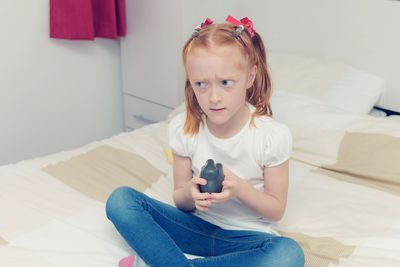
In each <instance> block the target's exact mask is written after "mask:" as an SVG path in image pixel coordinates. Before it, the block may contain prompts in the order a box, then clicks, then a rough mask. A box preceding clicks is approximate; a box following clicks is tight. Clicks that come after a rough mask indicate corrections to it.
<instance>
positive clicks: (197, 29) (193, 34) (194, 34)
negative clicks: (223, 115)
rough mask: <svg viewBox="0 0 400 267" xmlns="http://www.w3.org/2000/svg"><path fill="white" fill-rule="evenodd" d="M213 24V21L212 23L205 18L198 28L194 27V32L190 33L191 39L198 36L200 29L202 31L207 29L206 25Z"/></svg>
mask: <svg viewBox="0 0 400 267" xmlns="http://www.w3.org/2000/svg"><path fill="white" fill-rule="evenodd" d="M213 22H214V21H213V20H212V19H210V18H206V19H205V20H204V22H202V23H201V24H200V25H199V26H196V27H195V28H194V32H193V33H192V38H196V37H197V36H198V35H199V33H200V31H201V29H204V28H205V27H207V26H208V25H211V24H213Z"/></svg>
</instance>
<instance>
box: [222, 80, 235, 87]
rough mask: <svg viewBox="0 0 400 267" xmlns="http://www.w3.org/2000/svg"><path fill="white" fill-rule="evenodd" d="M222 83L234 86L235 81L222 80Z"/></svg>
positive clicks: (226, 85) (225, 85)
mask: <svg viewBox="0 0 400 267" xmlns="http://www.w3.org/2000/svg"><path fill="white" fill-rule="evenodd" d="M221 84H222V86H224V87H229V86H232V84H233V81H232V80H222V81H221Z"/></svg>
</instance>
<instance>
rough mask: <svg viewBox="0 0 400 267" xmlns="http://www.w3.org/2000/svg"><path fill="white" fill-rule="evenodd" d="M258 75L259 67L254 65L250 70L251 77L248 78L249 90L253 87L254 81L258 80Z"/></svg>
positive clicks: (247, 86)
mask: <svg viewBox="0 0 400 267" xmlns="http://www.w3.org/2000/svg"><path fill="white" fill-rule="evenodd" d="M256 75H257V66H256V65H254V66H252V67H251V68H250V71H249V75H248V77H247V84H246V89H249V88H250V87H252V86H253V83H254V80H255V79H256Z"/></svg>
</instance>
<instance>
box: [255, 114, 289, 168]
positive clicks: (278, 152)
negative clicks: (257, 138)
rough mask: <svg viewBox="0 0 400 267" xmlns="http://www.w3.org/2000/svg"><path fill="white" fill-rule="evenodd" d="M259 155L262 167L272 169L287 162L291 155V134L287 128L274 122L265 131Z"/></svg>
mask: <svg viewBox="0 0 400 267" xmlns="http://www.w3.org/2000/svg"><path fill="white" fill-rule="evenodd" d="M263 139H264V142H262V141H261V143H262V144H263V146H260V148H261V149H262V152H261V153H260V154H261V164H262V165H263V166H264V167H274V166H278V165H279V164H282V163H283V162H285V161H286V160H288V159H289V158H290V156H291V153H292V143H293V140H292V134H291V132H290V130H289V128H288V127H287V126H286V125H284V124H281V123H278V122H274V123H273V124H272V125H270V127H268V128H267V129H266V132H265V135H264V136H263Z"/></svg>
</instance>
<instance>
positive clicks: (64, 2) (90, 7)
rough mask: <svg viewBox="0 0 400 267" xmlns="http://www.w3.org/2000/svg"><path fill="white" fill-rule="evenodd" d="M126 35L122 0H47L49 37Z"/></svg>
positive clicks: (80, 37)
mask: <svg viewBox="0 0 400 267" xmlns="http://www.w3.org/2000/svg"><path fill="white" fill-rule="evenodd" d="M125 35H126V13H125V0H50V37H52V38H62V39H71V40H94V38H95V37H101V38H110V39H116V38H117V37H118V36H125Z"/></svg>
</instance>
